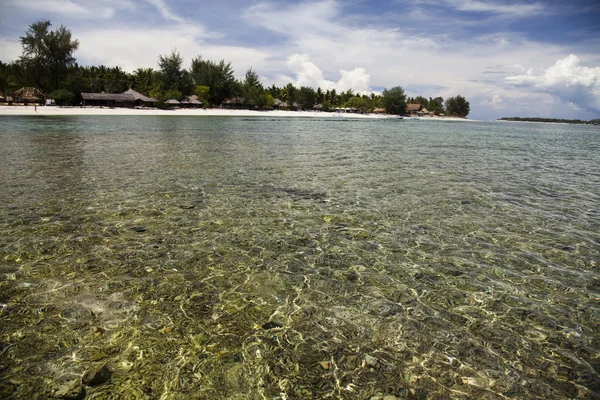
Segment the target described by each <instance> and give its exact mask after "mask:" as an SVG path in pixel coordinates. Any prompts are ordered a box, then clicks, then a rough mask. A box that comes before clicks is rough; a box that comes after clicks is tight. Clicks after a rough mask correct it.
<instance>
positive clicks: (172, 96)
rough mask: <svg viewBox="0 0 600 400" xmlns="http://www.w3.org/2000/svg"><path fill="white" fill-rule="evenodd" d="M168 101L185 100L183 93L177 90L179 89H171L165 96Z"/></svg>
mask: <svg viewBox="0 0 600 400" xmlns="http://www.w3.org/2000/svg"><path fill="white" fill-rule="evenodd" d="M164 97H165V98H166V99H167V100H168V99H175V100H178V101H179V100H181V99H183V94H182V93H181V91H179V90H177V89H170V90H167V91H166V92H165V96H164Z"/></svg>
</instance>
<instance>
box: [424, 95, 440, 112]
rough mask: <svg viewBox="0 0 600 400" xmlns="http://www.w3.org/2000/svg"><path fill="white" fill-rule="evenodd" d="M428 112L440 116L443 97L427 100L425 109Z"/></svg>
mask: <svg viewBox="0 0 600 400" xmlns="http://www.w3.org/2000/svg"><path fill="white" fill-rule="evenodd" d="M427 109H428V110H429V111H431V112H432V113H434V114H436V115H437V114H441V113H443V112H444V98H443V97H436V98H431V97H430V98H429V107H428V108H427Z"/></svg>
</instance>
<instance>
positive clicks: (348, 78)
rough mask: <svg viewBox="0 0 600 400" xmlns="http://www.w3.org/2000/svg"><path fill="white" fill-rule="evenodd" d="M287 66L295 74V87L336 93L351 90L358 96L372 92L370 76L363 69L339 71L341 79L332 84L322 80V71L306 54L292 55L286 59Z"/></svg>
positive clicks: (329, 81)
mask: <svg viewBox="0 0 600 400" xmlns="http://www.w3.org/2000/svg"><path fill="white" fill-rule="evenodd" d="M287 65H288V67H289V68H290V69H291V70H292V71H294V73H295V74H296V79H295V80H294V83H295V85H296V86H310V87H313V88H317V87H320V88H321V89H324V90H331V89H335V90H336V91H338V92H345V91H346V90H348V89H352V91H353V92H358V93H360V94H363V93H370V92H372V90H371V88H370V87H369V81H370V79H371V76H370V75H369V74H368V73H367V71H366V70H365V69H364V68H360V67H357V68H354V69H353V70H352V71H346V70H344V69H341V70H340V75H341V78H340V79H339V80H338V81H337V82H334V81H331V80H327V79H325V78H324V76H323V71H322V70H321V69H320V68H319V67H317V65H316V64H315V63H313V62H311V61H310V57H309V56H308V54H292V55H291V56H289V57H288V61H287Z"/></svg>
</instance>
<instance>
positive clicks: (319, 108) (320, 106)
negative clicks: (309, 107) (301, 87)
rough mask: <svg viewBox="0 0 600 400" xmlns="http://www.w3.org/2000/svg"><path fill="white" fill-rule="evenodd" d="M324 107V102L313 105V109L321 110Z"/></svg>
mask: <svg viewBox="0 0 600 400" xmlns="http://www.w3.org/2000/svg"><path fill="white" fill-rule="evenodd" d="M322 109H323V104H315V105H314V106H313V110H319V111H321V110H322Z"/></svg>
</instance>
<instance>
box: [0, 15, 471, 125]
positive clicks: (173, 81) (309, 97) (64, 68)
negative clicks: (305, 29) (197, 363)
mask: <svg viewBox="0 0 600 400" xmlns="http://www.w3.org/2000/svg"><path fill="white" fill-rule="evenodd" d="M51 26H52V24H51V22H50V21H49V20H41V21H37V22H34V23H32V24H31V25H30V26H29V27H28V29H27V31H26V32H25V36H22V37H21V38H20V41H21V45H22V47H23V53H22V55H21V57H20V58H19V59H18V60H15V61H12V62H10V63H4V62H2V61H0V90H1V91H2V94H3V97H7V96H9V95H10V93H12V92H14V91H15V90H17V89H19V88H20V87H23V86H34V87H36V88H38V89H40V90H41V91H42V92H43V93H45V94H46V97H47V98H52V99H54V100H55V101H56V103H57V104H59V105H76V104H79V101H80V100H81V93H82V92H92V93H98V92H105V93H122V92H124V91H126V90H127V89H129V88H132V89H134V90H136V91H138V92H140V93H142V94H144V95H146V96H149V97H153V98H156V99H158V100H159V106H161V105H162V104H164V102H165V101H166V100H167V99H176V100H181V99H183V98H184V97H186V96H190V95H193V94H195V95H197V96H198V98H199V100H200V101H202V102H203V103H204V105H205V106H206V107H211V106H220V105H221V104H223V102H225V101H226V100H228V99H232V98H237V99H239V102H241V104H242V105H243V106H245V107H248V108H256V109H268V108H272V107H274V106H281V104H276V103H277V102H276V100H280V101H282V102H285V103H286V105H287V107H288V108H290V109H303V110H311V109H313V107H314V106H315V105H317V104H318V105H320V108H321V110H323V111H330V110H333V109H335V108H338V107H340V108H341V107H344V108H353V109H356V110H358V111H359V112H371V111H373V110H376V109H385V110H386V112H388V113H391V114H398V115H402V114H405V113H406V105H407V104H409V103H419V104H421V106H422V107H423V108H426V109H427V110H428V111H430V112H432V113H433V114H436V115H439V114H446V115H457V116H461V117H465V116H467V115H468V114H469V111H470V107H469V102H468V101H466V99H465V98H464V97H462V96H460V95H459V96H456V97H450V98H448V99H446V100H445V101H444V99H443V98H442V97H436V98H431V97H430V98H425V97H423V96H417V97H414V98H409V97H407V96H406V93H405V92H404V90H403V89H402V88H401V87H399V86H397V87H394V88H392V89H389V90H388V89H386V90H384V91H383V93H382V94H381V95H378V94H374V93H371V94H370V95H367V94H359V93H355V92H354V91H352V90H351V89H349V90H347V91H343V92H337V91H336V90H335V89H331V90H323V89H321V88H317V89H316V90H315V89H313V88H311V87H307V86H301V87H297V86H295V85H293V84H292V83H288V84H287V85H285V86H282V87H277V86H275V85H273V86H271V87H264V86H263V84H262V83H261V81H260V79H259V76H258V74H257V73H256V71H254V70H253V69H252V68H250V69H249V70H248V71H247V72H246V74H245V76H244V78H243V79H241V80H238V79H236V78H235V75H234V70H233V68H232V66H231V63H230V62H226V61H225V60H221V61H218V62H216V61H212V60H207V59H203V58H202V57H201V56H200V55H199V56H197V57H195V58H193V59H192V62H191V67H190V68H189V69H185V68H183V62H184V60H183V57H182V56H181V54H180V53H179V52H177V51H176V50H172V51H171V53H170V54H166V55H162V54H161V55H159V57H158V60H157V66H158V69H154V68H138V69H136V70H135V71H134V72H133V73H128V72H126V71H124V70H122V69H121V68H120V67H118V66H117V67H108V66H104V65H101V66H81V65H79V64H78V63H77V61H76V59H75V57H74V56H73V54H74V53H75V52H76V51H77V49H78V48H79V41H78V40H76V39H73V38H72V35H71V31H70V30H69V29H67V28H66V27H64V26H62V25H61V26H60V27H59V28H58V29H57V30H54V31H52V30H51V29H50V27H51Z"/></svg>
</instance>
